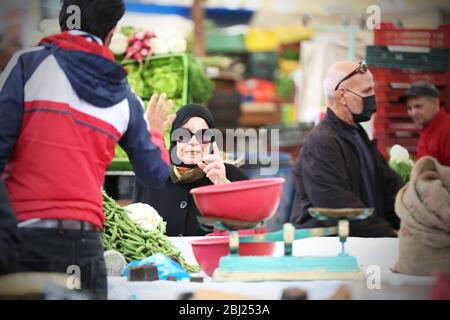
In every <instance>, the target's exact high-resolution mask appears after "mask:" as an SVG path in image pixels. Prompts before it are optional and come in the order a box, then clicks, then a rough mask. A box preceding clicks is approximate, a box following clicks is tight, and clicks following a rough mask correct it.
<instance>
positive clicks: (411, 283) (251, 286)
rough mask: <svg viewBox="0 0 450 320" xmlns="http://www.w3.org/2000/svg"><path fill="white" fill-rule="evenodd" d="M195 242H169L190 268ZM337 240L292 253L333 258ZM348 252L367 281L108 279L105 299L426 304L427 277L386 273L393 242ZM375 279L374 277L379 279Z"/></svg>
mask: <svg viewBox="0 0 450 320" xmlns="http://www.w3.org/2000/svg"><path fill="white" fill-rule="evenodd" d="M195 239H198V238H196V237H183V238H170V241H172V243H173V244H174V245H175V246H176V247H177V248H179V249H180V250H181V252H182V254H183V256H184V257H186V259H187V261H188V262H190V263H195V262H196V260H195V257H194V255H193V252H192V248H191V245H190V241H192V240H195ZM282 249H283V248H282V245H281V243H279V244H277V246H276V249H275V253H274V256H280V255H282ZM339 250H340V247H339V239H338V238H335V237H329V238H311V239H304V240H299V241H296V242H295V244H294V254H295V255H302V256H322V255H336V254H338V252H339ZM347 250H348V252H349V253H350V254H352V255H354V256H356V258H357V259H358V262H359V264H360V265H361V268H362V270H363V271H364V273H365V276H366V279H364V280H362V281H360V282H352V281H287V282H279V281H265V282H235V281H234V282H224V283H217V282H214V281H213V280H212V278H211V277H208V276H207V275H206V274H204V273H199V274H194V276H201V277H203V278H204V282H203V283H195V282H189V281H179V282H173V281H154V282H128V281H127V279H126V278H125V277H108V292H109V293H108V299H113V300H116V299H119V300H121V299H131V300H146V299H155V300H159V299H161V300H174V299H180V295H182V294H183V293H189V292H195V291H197V290H203V289H208V290H212V291H218V292H224V293H234V294H239V295H243V296H247V297H248V298H250V299H254V300H264V299H268V300H279V299H281V296H282V292H283V290H284V289H286V288H289V287H297V288H300V289H303V290H305V291H306V292H307V294H308V299H311V300H316V299H330V298H331V297H332V296H333V294H334V293H335V292H336V291H337V290H338V289H339V288H340V286H341V285H347V286H348V287H349V289H350V297H349V298H351V299H383V300H396V299H430V298H431V290H432V286H433V277H431V276H409V275H404V274H396V273H393V272H392V271H391V267H392V266H393V265H394V264H395V262H396V261H397V257H398V239H390V238H380V239H373V238H372V239H370V238H369V239H366V238H349V239H348V247H347ZM378 276H379V277H378Z"/></svg>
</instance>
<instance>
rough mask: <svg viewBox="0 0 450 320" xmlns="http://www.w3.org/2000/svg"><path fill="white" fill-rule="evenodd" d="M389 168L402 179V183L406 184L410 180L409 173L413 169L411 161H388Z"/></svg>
mask: <svg viewBox="0 0 450 320" xmlns="http://www.w3.org/2000/svg"><path fill="white" fill-rule="evenodd" d="M389 166H390V167H391V169H392V170H394V171H395V172H396V173H397V174H398V175H399V176H400V177H401V178H402V179H403V181H405V183H406V182H408V181H409V179H410V178H411V171H412V169H413V167H414V162H413V161H412V160H407V161H395V160H390V161H389Z"/></svg>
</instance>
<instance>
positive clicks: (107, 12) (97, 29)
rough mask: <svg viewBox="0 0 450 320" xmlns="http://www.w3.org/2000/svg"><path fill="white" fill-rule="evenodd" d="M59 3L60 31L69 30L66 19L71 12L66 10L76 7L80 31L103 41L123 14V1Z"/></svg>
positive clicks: (66, 1) (72, 1)
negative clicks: (79, 14)
mask: <svg viewBox="0 0 450 320" xmlns="http://www.w3.org/2000/svg"><path fill="white" fill-rule="evenodd" d="M61 3H62V7H61V11H60V14H59V26H60V27H61V30H62V31H66V30H69V27H68V24H67V19H69V18H70V17H71V16H72V15H73V11H72V10H69V12H67V11H68V10H67V8H69V7H70V6H78V8H80V13H81V17H80V22H81V28H80V30H81V31H84V32H88V33H90V34H93V35H94V36H97V37H99V38H100V39H102V40H103V41H104V40H105V38H106V37H107V36H108V33H109V32H110V31H111V30H112V29H113V28H114V27H115V26H116V25H117V23H118V22H119V20H120V19H121V18H122V17H123V15H124V13H125V5H124V2H123V0H62V1H61Z"/></svg>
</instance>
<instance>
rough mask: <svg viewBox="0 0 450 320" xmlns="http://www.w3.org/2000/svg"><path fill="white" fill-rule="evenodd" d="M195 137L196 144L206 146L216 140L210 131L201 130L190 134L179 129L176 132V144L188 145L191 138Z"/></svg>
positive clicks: (185, 130) (186, 130)
mask: <svg viewBox="0 0 450 320" xmlns="http://www.w3.org/2000/svg"><path fill="white" fill-rule="evenodd" d="M193 136H194V137H195V140H197V142H198V143H201V144H207V143H211V142H214V141H215V140H216V139H215V137H214V132H213V130H211V129H201V130H198V131H196V132H195V133H192V132H191V131H189V130H188V129H184V128H180V129H178V130H177V138H176V141H177V142H181V143H188V142H189V141H191V139H192V137H193Z"/></svg>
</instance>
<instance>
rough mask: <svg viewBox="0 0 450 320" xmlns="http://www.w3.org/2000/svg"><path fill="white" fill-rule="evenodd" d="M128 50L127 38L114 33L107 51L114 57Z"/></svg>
mask: <svg viewBox="0 0 450 320" xmlns="http://www.w3.org/2000/svg"><path fill="white" fill-rule="evenodd" d="M127 48H128V38H127V37H126V36H125V35H123V34H122V33H120V32H116V33H114V35H113V37H112V39H111V44H110V45H109V49H110V50H111V51H112V53H114V54H115V55H121V54H124V53H125V52H126V51H127Z"/></svg>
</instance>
